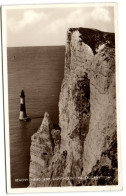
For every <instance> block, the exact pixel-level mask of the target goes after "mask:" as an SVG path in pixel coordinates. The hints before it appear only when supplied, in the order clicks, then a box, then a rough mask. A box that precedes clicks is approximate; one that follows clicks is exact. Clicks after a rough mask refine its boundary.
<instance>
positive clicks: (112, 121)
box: [30, 28, 118, 187]
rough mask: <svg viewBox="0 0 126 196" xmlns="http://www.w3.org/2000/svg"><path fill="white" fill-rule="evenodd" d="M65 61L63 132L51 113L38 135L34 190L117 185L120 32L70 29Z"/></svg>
mask: <svg viewBox="0 0 126 196" xmlns="http://www.w3.org/2000/svg"><path fill="white" fill-rule="evenodd" d="M65 61H66V62H65V69H64V79H63V82H62V86H61V93H60V99H59V127H60V128H59V127H58V128H57V127H54V125H53V124H52V123H51V121H50V120H49V115H47V114H45V117H44V119H43V122H42V125H41V127H40V129H39V130H38V131H37V133H36V134H34V135H33V136H32V144H31V163H30V186H31V187H34V186H69V185H71V186H74V185H75V186H77V185H110V184H117V183H118V180H117V139H116V92H115V43H114V34H112V33H104V32H101V31H98V30H94V29H83V28H79V29H69V31H68V32H67V43H66V59H65ZM43 153H45V154H44V155H43ZM94 176H96V178H94ZM100 176H102V177H100ZM33 178H39V180H38V181H39V182H38V181H35V182H33ZM44 178H45V179H44ZM46 178H48V179H46Z"/></svg>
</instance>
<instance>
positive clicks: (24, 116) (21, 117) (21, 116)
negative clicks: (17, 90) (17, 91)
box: [19, 90, 27, 120]
mask: <svg viewBox="0 0 126 196" xmlns="http://www.w3.org/2000/svg"><path fill="white" fill-rule="evenodd" d="M19 120H27V114H26V108H25V94H24V91H23V90H22V91H21V95H20V114H19Z"/></svg>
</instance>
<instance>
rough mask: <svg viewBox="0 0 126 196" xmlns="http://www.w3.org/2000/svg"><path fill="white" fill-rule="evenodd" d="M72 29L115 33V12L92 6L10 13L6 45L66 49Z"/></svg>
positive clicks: (107, 8) (13, 11) (13, 10)
mask: <svg viewBox="0 0 126 196" xmlns="http://www.w3.org/2000/svg"><path fill="white" fill-rule="evenodd" d="M70 27H86V28H95V29H99V30H102V31H107V32H114V9H113V7H94V6H93V7H77V8H76V7H73V8H72V7H71V8H70V7H69V8H41V9H40V8H36V9H16V10H15V9H11V10H7V45H8V46H46V45H65V41H66V32H67V29H68V28H70Z"/></svg>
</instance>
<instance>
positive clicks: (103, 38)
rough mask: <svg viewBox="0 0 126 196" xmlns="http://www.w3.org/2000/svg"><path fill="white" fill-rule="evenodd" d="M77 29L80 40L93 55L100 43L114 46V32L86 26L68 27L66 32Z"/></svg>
mask: <svg viewBox="0 0 126 196" xmlns="http://www.w3.org/2000/svg"><path fill="white" fill-rule="evenodd" d="M75 31H79V33H80V38H81V41H82V42H84V43H85V44H87V45H89V46H90V48H91V49H92V51H93V53H94V55H95V54H96V53H97V49H98V47H99V46H100V45H102V44H105V45H106V47H108V48H109V47H111V48H114V47H115V33H108V32H102V31H100V30H97V29H88V28H82V27H80V28H70V29H69V31H68V32H71V33H73V32H75Z"/></svg>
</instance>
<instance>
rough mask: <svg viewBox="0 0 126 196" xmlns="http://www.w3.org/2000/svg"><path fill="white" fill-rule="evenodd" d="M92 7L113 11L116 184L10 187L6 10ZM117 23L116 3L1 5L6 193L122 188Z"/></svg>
mask: <svg viewBox="0 0 126 196" xmlns="http://www.w3.org/2000/svg"><path fill="white" fill-rule="evenodd" d="M80 6H81V7H92V6H93V7H94V6H114V13H115V17H114V20H115V36H116V94H117V99H116V101H117V104H116V105H117V135H118V172H119V175H118V182H119V184H118V185H113V186H81V187H73V186H72V187H41V188H11V186H10V181H11V180H10V164H9V163H10V150H9V148H10V145H9V143H10V141H9V116H8V114H9V111H8V108H9V107H8V76H7V73H8V72H7V36H6V34H7V29H6V11H7V10H9V9H28V8H29V9H30V8H47V7H48V8H49V7H51V8H53V7H57V8H58V7H80ZM117 27H118V25H117V3H88V4H86V3H84V4H48V5H47V4H43V5H17V6H2V47H3V65H4V66H3V81H4V111H5V122H6V123H5V143H6V171H7V192H8V193H33V192H34V193H35V192H36V193H37V192H64V191H65V192H66V191H67V192H69V191H71V192H73V191H103V190H104V191H105V190H106V191H108V190H122V168H121V149H120V147H121V145H120V124H119V123H120V120H119V75H118V71H119V67H118V63H119V62H118V28H117Z"/></svg>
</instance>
